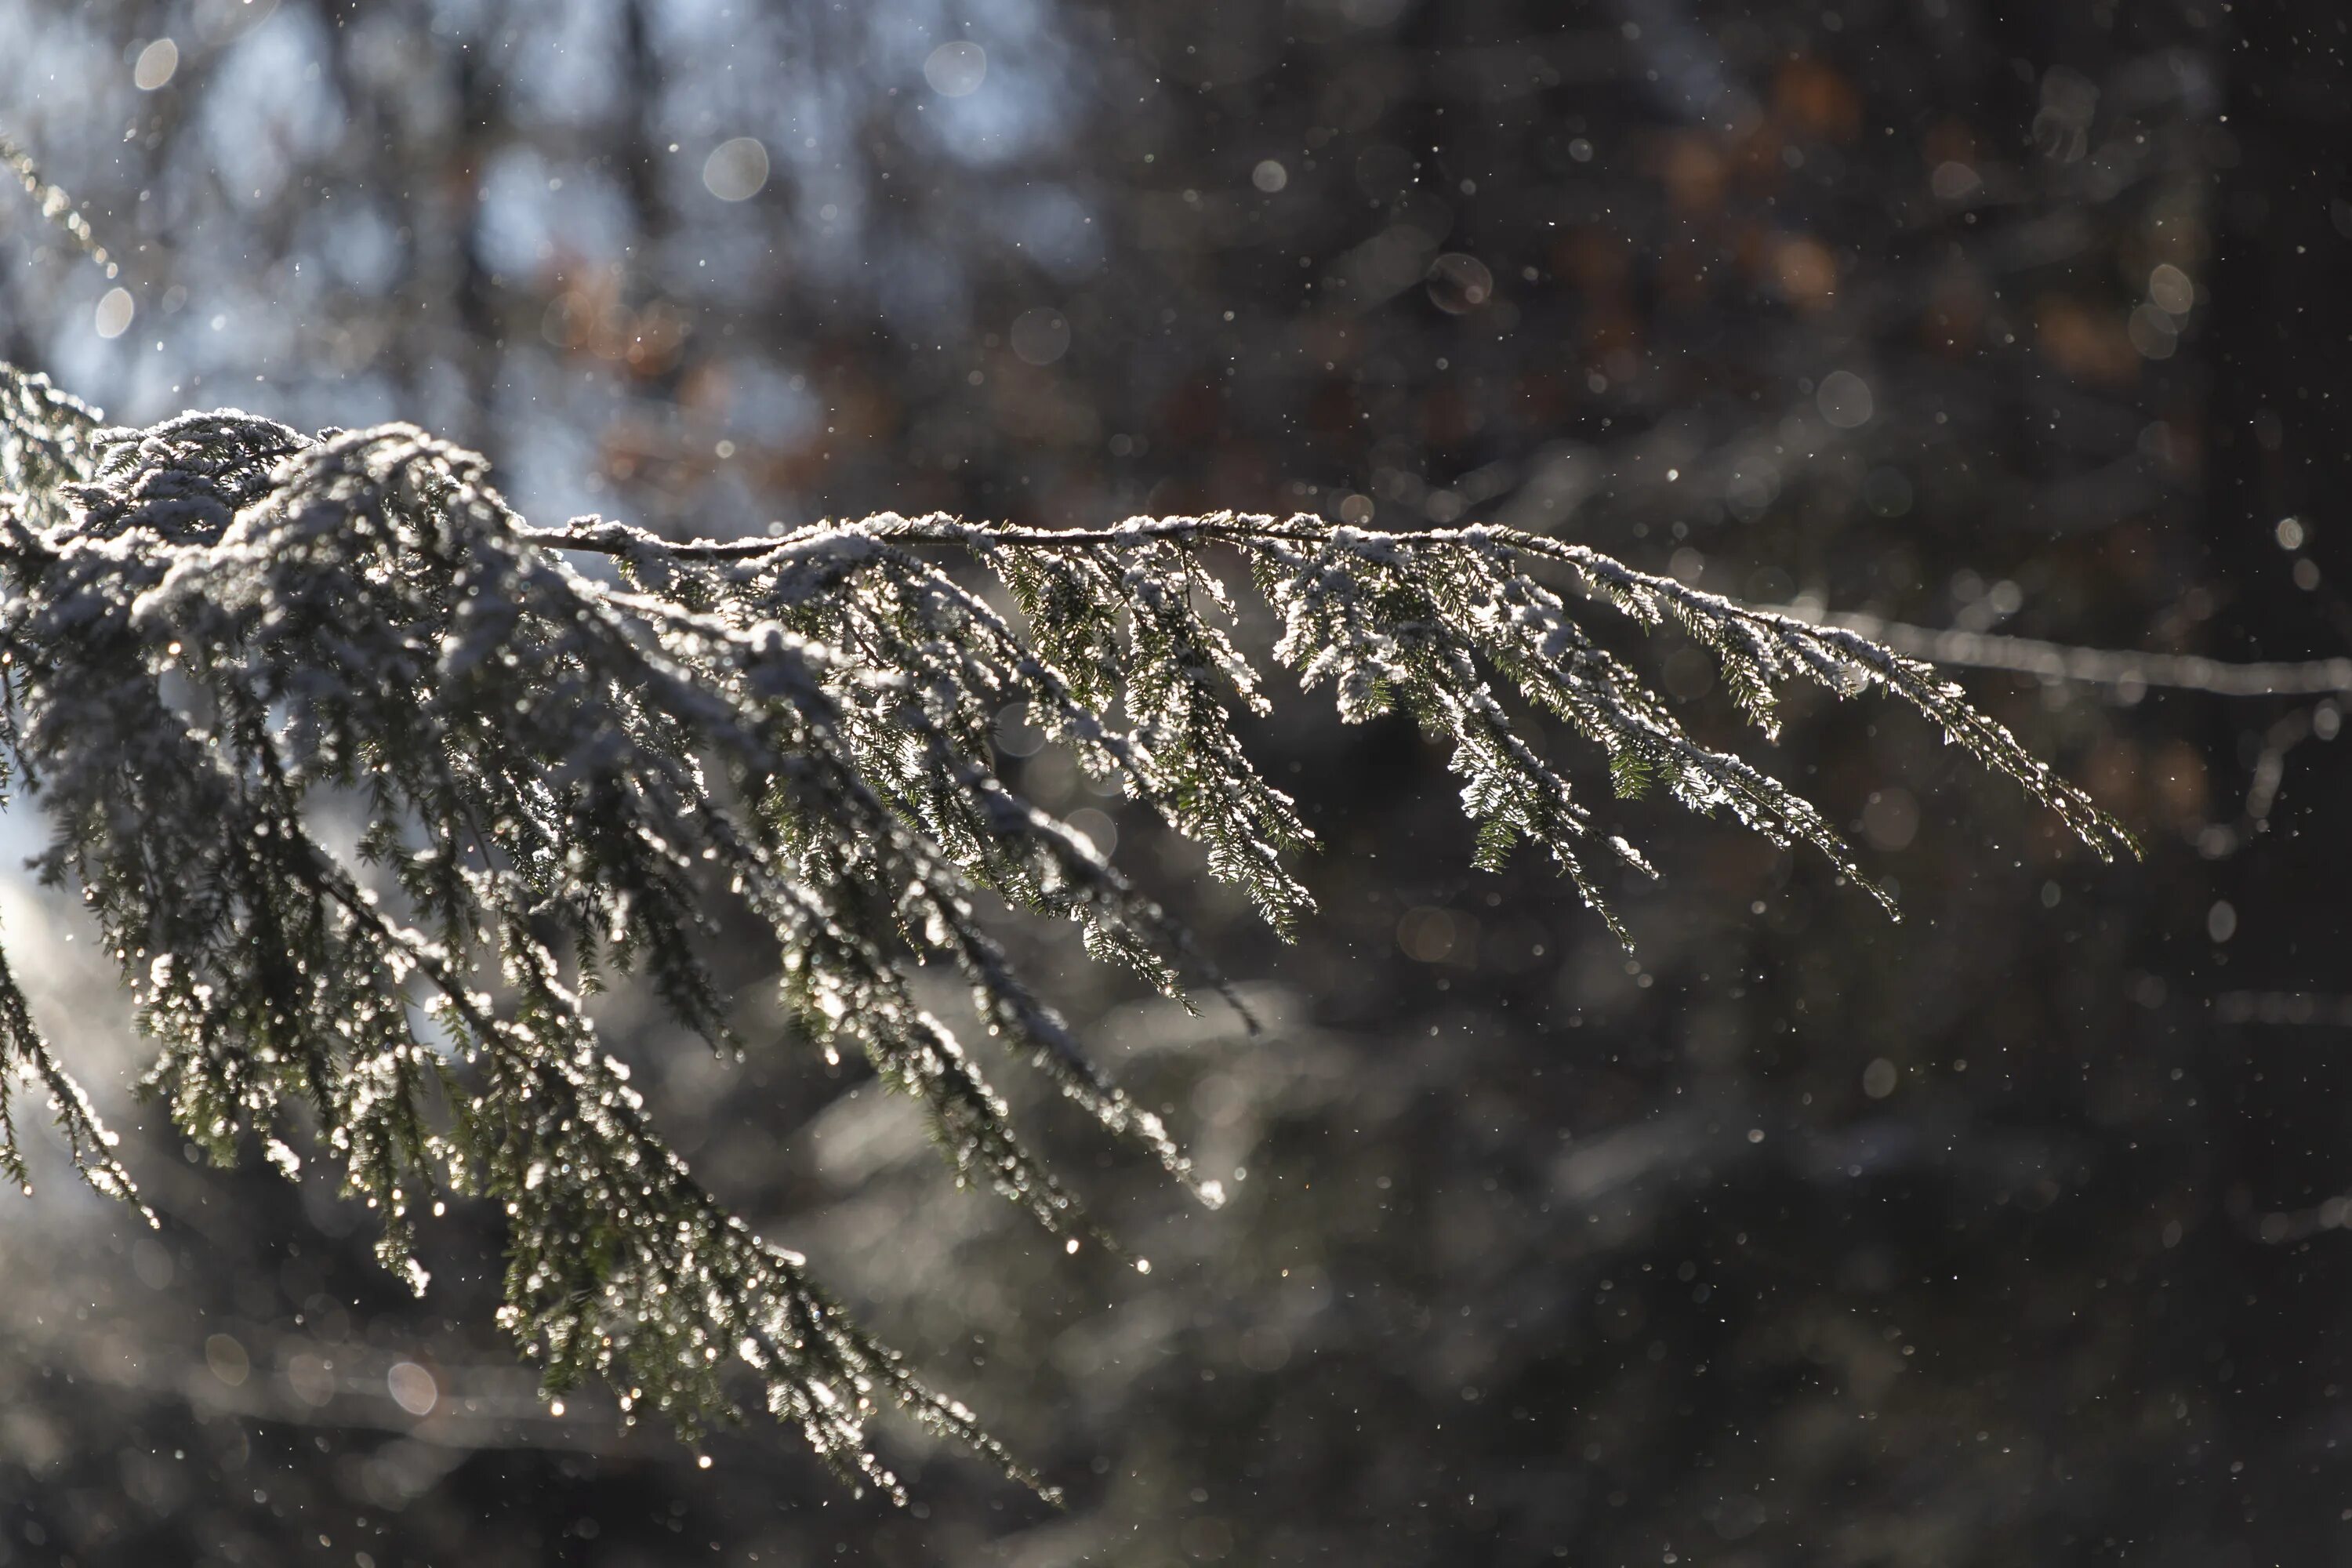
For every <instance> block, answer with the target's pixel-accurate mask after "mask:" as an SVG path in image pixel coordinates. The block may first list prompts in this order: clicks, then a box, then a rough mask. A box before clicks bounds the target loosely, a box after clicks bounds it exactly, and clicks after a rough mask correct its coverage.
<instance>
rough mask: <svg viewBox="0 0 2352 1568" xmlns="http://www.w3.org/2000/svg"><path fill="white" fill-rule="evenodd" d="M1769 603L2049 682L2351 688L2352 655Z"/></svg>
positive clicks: (1899, 646) (1919, 650)
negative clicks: (2134, 639)
mask: <svg viewBox="0 0 2352 1568" xmlns="http://www.w3.org/2000/svg"><path fill="white" fill-rule="evenodd" d="M1769 608H1770V609H1771V610H1772V611H1773V612H1774V613H1776V614H1780V615H1787V616H1797V617H1798V618H1799V619H1801V620H1810V621H1812V622H1813V623H1815V624H1816V625H1820V626H1843V627H1844V628H1846V629H1847V630H1848V631H1853V632H1859V633H1860V634H1862V635H1863V636H1864V637H1868V638H1870V639H1871V640H1872V641H1873V642H1880V643H1885V645H1886V646H1887V647H1891V648H1893V649H1894V650H1895V652H1897V653H1906V654H1909V655H1910V656H1912V657H1913V658H1924V659H1927V660H1928V661H1930V662H1931V663H1935V664H1946V665H1957V666H1959V667H1962V668H1971V669H2007V670H2013V671H2015V672H2016V673H2018V674H2020V675H2032V676H2039V677H2040V678H2041V679H2044V680H2075V681H2081V682H2083V683H2084V684H2085V685H2091V686H2107V687H2113V688H2116V689H2117V690H2119V691H2121V692H2124V693H2126V694H2128V693H2131V692H2133V691H2135V690H2148V689H2156V688H2159V687H2161V688H2163V689H2168V690H2173V691H2203V692H2210V694H2212V695H2213V696H2216V697H2315V696H2328V695H2336V694H2343V693H2352V658H2320V659H2312V660H2309V661H2307V662H2305V663H2300V664H2288V663H2268V662H2265V663H2255V664H2231V663H2229V662H2227V661H2225V660H2222V659H2218V658H2201V657H2200V656H2198V655H2195V654H2179V653H2135V652H2131V651H2128V650H2123V649H2110V648H2095V647H2069V646H2067V645H2066V644H2064V643H2054V642H2042V641H2040V640H2038V639H2036V638H2033V637H1996V636H1994V635H1992V634H1990V633H1988V632H1963V631H1937V630H1936V629H1935V628H1933V627H1932V626H1906V625H1904V624H1903V623H1902V622H1900V621H1883V620H1880V619H1879V618H1878V617H1877V616H1858V615H1823V614H1822V613H1821V612H1819V611H1815V610H1810V609H1808V608H1807V607H1804V606H1800V605H1772V606H1769Z"/></svg>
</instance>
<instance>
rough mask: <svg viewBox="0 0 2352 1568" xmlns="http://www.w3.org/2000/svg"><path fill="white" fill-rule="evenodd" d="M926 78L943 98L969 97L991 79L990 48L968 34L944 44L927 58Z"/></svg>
mask: <svg viewBox="0 0 2352 1568" xmlns="http://www.w3.org/2000/svg"><path fill="white" fill-rule="evenodd" d="M923 79H924V80H925V81H927V82H929V83H930V84H931V90H932V91H934V92H937V93H939V94H940V96H941V97H943V98H969V97H970V96H971V94H973V93H975V92H978V91H979V90H980V84H981V83H982V82H983V81H986V80H987V79H988V51H987V50H986V49H983V48H982V47H980V46H979V45H978V44H975V43H973V42H971V40H970V39H968V38H959V39H957V40H956V41H955V42H954V43H952V44H941V45H940V47H938V48H936V49H933V50H932V51H931V53H930V58H929V59H926V60H925V61H924V62H923Z"/></svg>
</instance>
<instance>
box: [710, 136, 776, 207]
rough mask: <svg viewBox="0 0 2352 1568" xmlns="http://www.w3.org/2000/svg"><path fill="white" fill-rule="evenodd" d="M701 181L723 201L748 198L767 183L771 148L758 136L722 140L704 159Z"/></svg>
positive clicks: (711, 192)
mask: <svg viewBox="0 0 2352 1568" xmlns="http://www.w3.org/2000/svg"><path fill="white" fill-rule="evenodd" d="M702 183H703V184H704V185H705V186H706V187H707V188H708V189H709V192H710V194H711V195H714V196H717V197H718V198H719V200H720V201H722V202H748V201H750V200H751V198H752V197H753V196H756V195H759V194H760V191H761V187H762V186H764V185H766V184H767V183H768V149H767V148H766V147H765V146H763V145H761V142H760V139H759V138H758V137H756V136H738V137H736V138H735V139H734V140H733V141H731V142H720V143H719V145H718V146H716V147H713V148H712V149H711V150H710V156H709V157H708V158H706V159H704V160H703V161H702Z"/></svg>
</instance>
